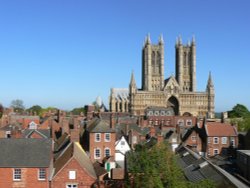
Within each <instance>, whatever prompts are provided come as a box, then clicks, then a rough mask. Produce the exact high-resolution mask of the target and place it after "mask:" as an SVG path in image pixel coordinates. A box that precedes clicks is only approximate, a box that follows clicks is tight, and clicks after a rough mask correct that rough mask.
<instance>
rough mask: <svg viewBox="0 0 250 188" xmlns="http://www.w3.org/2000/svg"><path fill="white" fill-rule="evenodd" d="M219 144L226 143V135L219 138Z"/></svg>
mask: <svg viewBox="0 0 250 188" xmlns="http://www.w3.org/2000/svg"><path fill="white" fill-rule="evenodd" d="M221 144H227V137H226V136H224V137H222V138H221Z"/></svg>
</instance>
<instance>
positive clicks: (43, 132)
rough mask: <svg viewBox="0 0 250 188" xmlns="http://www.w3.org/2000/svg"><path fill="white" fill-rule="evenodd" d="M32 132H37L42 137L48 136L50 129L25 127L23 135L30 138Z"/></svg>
mask: <svg viewBox="0 0 250 188" xmlns="http://www.w3.org/2000/svg"><path fill="white" fill-rule="evenodd" d="M33 133H37V134H39V135H40V136H41V137H43V138H50V130H46V129H25V130H24V132H23V136H24V137H25V138H30V136H31V135H32V134H33Z"/></svg>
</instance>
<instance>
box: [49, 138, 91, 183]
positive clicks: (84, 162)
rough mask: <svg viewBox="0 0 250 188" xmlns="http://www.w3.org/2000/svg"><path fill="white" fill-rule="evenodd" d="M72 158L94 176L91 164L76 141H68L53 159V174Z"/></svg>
mask: <svg viewBox="0 0 250 188" xmlns="http://www.w3.org/2000/svg"><path fill="white" fill-rule="evenodd" d="M73 158H74V159H75V160H76V161H77V162H78V163H79V165H80V166H81V167H82V169H83V170H85V171H86V172H87V173H88V174H89V175H90V176H92V177H93V178H96V173H95V170H94V167H93V164H92V163H91V161H90V159H89V157H88V156H87V154H86V153H85V151H84V150H83V149H82V147H81V145H80V144H79V143H78V142H74V143H70V144H69V145H68V146H67V147H66V148H65V150H64V151H63V152H62V153H61V155H60V156H59V157H58V159H57V160H56V161H55V164H54V168H55V171H54V176H56V175H57V173H58V172H59V171H60V170H62V169H63V167H64V166H65V165H66V164H67V163H68V162H69V161H70V160H72V159H73Z"/></svg>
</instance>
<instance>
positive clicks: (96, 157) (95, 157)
mask: <svg viewBox="0 0 250 188" xmlns="http://www.w3.org/2000/svg"><path fill="white" fill-rule="evenodd" d="M97 150H99V155H100V156H99V157H98V156H96V151H97ZM100 158H101V149H100V148H95V149H94V159H100Z"/></svg>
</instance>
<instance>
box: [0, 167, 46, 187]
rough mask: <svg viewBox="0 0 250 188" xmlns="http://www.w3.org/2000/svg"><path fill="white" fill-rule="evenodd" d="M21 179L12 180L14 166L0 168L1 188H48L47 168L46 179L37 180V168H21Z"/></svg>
mask: <svg viewBox="0 0 250 188" xmlns="http://www.w3.org/2000/svg"><path fill="white" fill-rule="evenodd" d="M21 169H22V170H21V171H22V175H21V176H22V178H21V181H14V180H13V171H14V168H0V187H3V188H9V187H12V188H29V187H30V188H31V187H35V188H49V181H48V169H46V180H38V170H39V168H21Z"/></svg>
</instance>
